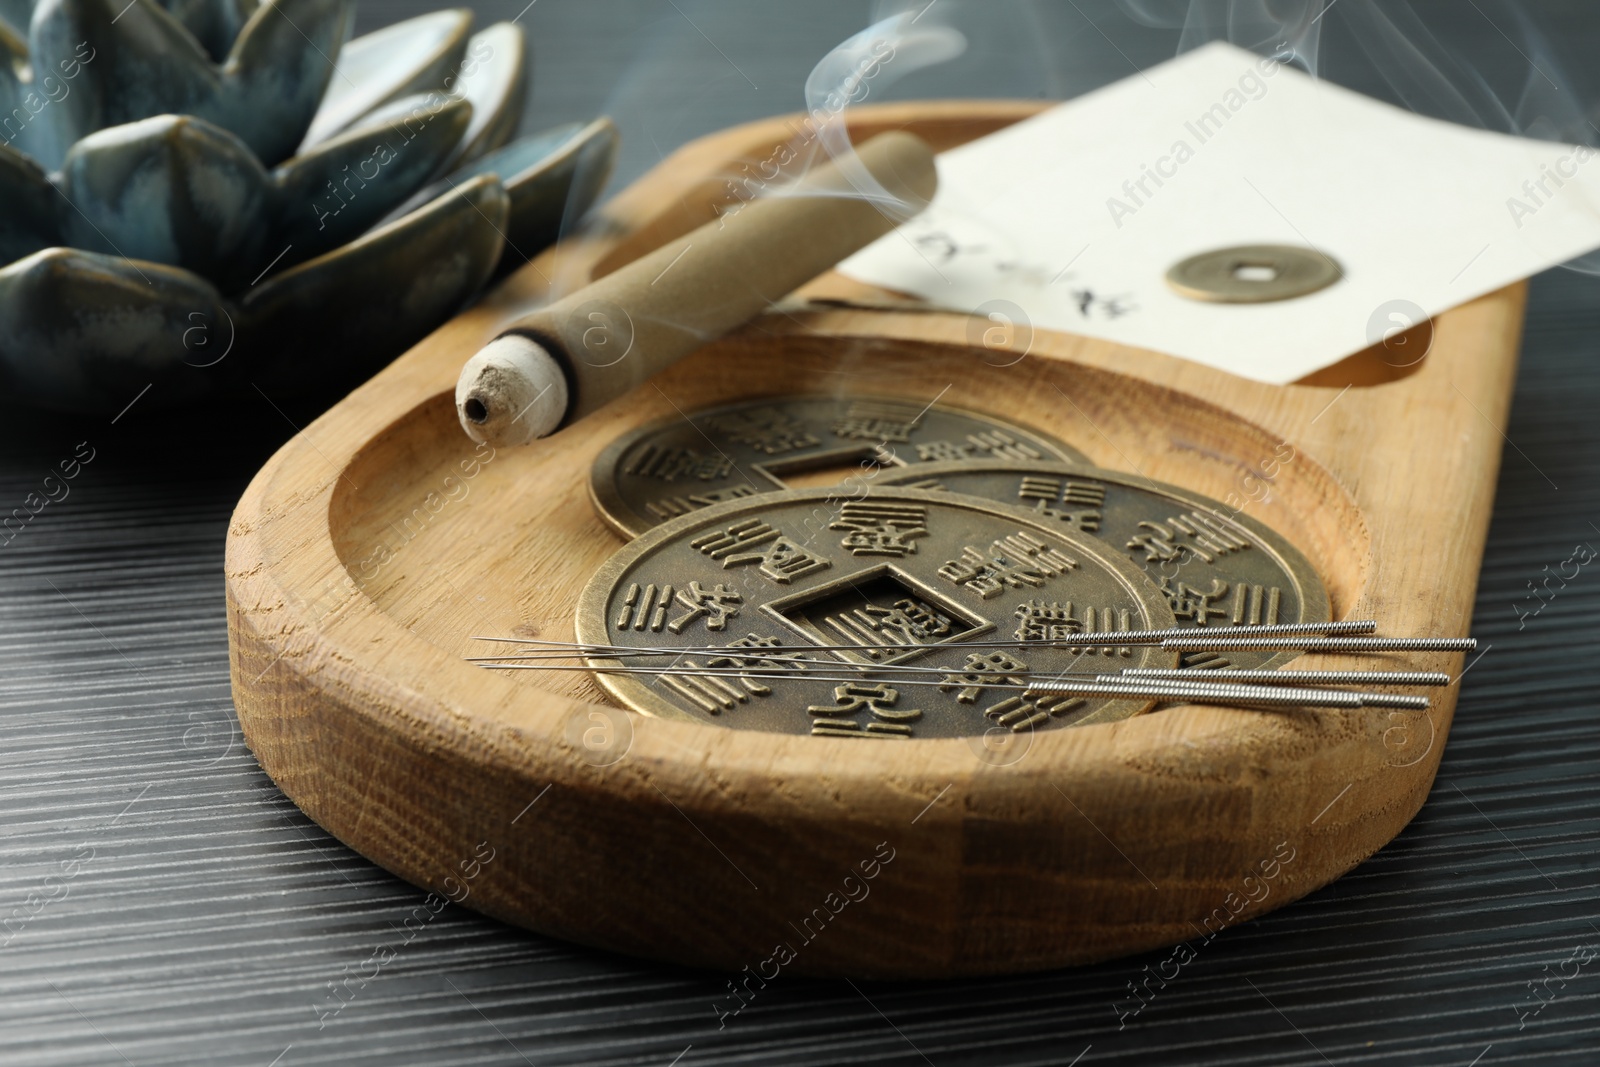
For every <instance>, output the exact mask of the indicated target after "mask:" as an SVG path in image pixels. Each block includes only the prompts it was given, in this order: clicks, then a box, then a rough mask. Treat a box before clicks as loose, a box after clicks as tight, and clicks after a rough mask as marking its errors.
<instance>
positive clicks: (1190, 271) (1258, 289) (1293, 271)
mask: <svg viewBox="0 0 1600 1067" xmlns="http://www.w3.org/2000/svg"><path fill="white" fill-rule="evenodd" d="M1343 274H1344V272H1343V271H1342V270H1340V268H1339V264H1338V263H1337V262H1336V261H1335V260H1333V259H1332V258H1330V257H1328V256H1325V255H1323V254H1322V253H1321V252H1318V251H1317V250H1316V249H1314V248H1300V247H1298V246H1296V245H1239V246H1238V247H1236V248H1219V249H1217V250H1215V251H1212V252H1202V253H1200V254H1199V255H1197V256H1190V257H1189V258H1188V259H1185V260H1183V261H1182V262H1180V263H1178V264H1177V265H1176V266H1174V267H1173V268H1172V269H1171V270H1169V271H1167V284H1168V285H1170V286H1172V288H1173V289H1174V290H1176V291H1177V293H1178V295H1180V296H1186V297H1188V298H1189V299H1191V300H1204V301H1208V302H1210V303H1218V304H1266V303H1271V302H1272V301H1274V300H1292V299H1294V298H1295V297H1297V296H1306V295H1308V294H1310V293H1314V292H1316V291H1317V290H1319V289H1326V288H1327V287H1328V286H1330V285H1332V284H1333V283H1334V282H1336V281H1338V280H1339V279H1340V278H1341V277H1343Z"/></svg>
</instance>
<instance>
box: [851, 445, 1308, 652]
mask: <svg viewBox="0 0 1600 1067" xmlns="http://www.w3.org/2000/svg"><path fill="white" fill-rule="evenodd" d="M874 484H875V485H907V486H912V487H916V488H924V489H945V490H948V491H950V492H953V493H966V494H970V495H972V496H981V497H983V498H984V499H986V500H993V501H997V502H1000V503H1008V504H1014V505H1019V506H1023V507H1027V508H1029V509H1031V510H1032V511H1033V513H1034V514H1035V515H1036V516H1038V517H1039V518H1040V519H1042V520H1044V521H1046V522H1050V523H1054V524H1055V525H1056V526H1058V527H1061V528H1065V529H1068V530H1072V531H1075V532H1077V533H1084V534H1093V535H1094V536H1096V537H1099V538H1101V539H1102V540H1104V541H1107V542H1109V543H1110V544H1111V547H1112V548H1113V549H1115V550H1116V551H1118V552H1122V553H1126V555H1127V557H1128V558H1129V559H1130V560H1132V561H1133V562H1134V563H1136V564H1137V565H1139V566H1140V567H1142V568H1143V569H1144V572H1145V573H1146V574H1147V575H1149V576H1150V580H1151V581H1152V582H1155V583H1156V585H1157V586H1158V587H1159V588H1160V589H1161V592H1162V594H1163V595H1164V596H1165V597H1166V599H1167V603H1168V605H1169V606H1170V607H1171V608H1172V612H1173V614H1174V615H1176V616H1177V618H1178V625H1179V626H1183V625H1185V624H1187V625H1192V626H1195V627H1197V628H1200V627H1206V626H1256V625H1264V624H1269V623H1279V622H1326V621H1327V620H1328V617H1329V606H1328V594H1327V591H1326V590H1325V589H1324V588H1323V586H1322V581H1321V580H1320V579H1319V578H1318V577H1317V572H1316V571H1315V570H1314V569H1313V568H1312V566H1311V563H1310V561H1308V560H1307V559H1306V558H1305V556H1303V555H1301V553H1300V551H1299V550H1298V549H1297V548H1295V547H1294V545H1292V544H1290V543H1289V542H1288V541H1286V540H1285V539H1284V538H1283V537H1282V536H1280V535H1279V534H1277V533H1275V532H1274V531H1273V530H1271V529H1269V528H1268V527H1266V526H1264V525H1262V524H1261V523H1259V522H1257V521H1255V520H1254V519H1252V518H1250V517H1249V516H1248V515H1244V514H1241V513H1239V512H1238V511H1235V510H1234V509H1232V508H1229V507H1227V506H1225V505H1223V504H1220V503H1218V502H1217V501H1215V500H1212V499H1211V498H1210V497H1207V496H1204V495H1202V494H1200V493H1194V492H1190V491H1189V490H1187V489H1182V488H1179V487H1178V486H1175V485H1167V484H1166V483H1164V482H1155V481H1151V480H1150V479H1148V478H1140V477H1137V476H1136V475H1132V474H1121V473H1118V472H1116V471H1108V470H1103V469H1101V468H1098V467H1078V466H1072V465H1069V464H1061V463H1016V462H1012V461H1009V460H1007V461H994V460H980V461H974V462H971V463H964V464H961V463H940V464H936V465H933V464H930V465H928V466H926V467H920V468H917V469H916V470H912V471H905V470H886V471H883V472H882V473H881V474H879V475H878V477H877V478H876V479H874ZM1297 655H1299V653H1298V652H1248V651H1241V652H1235V651H1229V652H1188V653H1185V654H1184V657H1183V661H1182V665H1183V666H1185V667H1213V668H1221V667H1258V668H1259V667H1275V666H1277V665H1278V664H1280V663H1284V662H1287V661H1288V660H1290V659H1293V658H1294V657H1295V656H1297Z"/></svg>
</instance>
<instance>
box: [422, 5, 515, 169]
mask: <svg viewBox="0 0 1600 1067" xmlns="http://www.w3.org/2000/svg"><path fill="white" fill-rule="evenodd" d="M448 88H449V90H450V94H451V95H452V96H458V97H461V98H462V99H464V100H466V101H468V102H469V103H471V104H472V125H470V126H468V127H467V132H466V134H465V135H464V136H463V137H462V138H461V143H460V144H459V145H458V146H457V147H456V150H455V152H453V153H452V154H451V155H450V158H449V159H447V160H446V161H445V164H444V166H442V167H441V168H439V170H440V173H446V174H447V173H449V172H450V171H453V170H455V169H457V168H458V167H460V166H461V165H462V164H463V163H468V162H471V161H472V160H474V159H477V158H478V157H480V156H482V155H485V154H486V153H489V152H492V151H494V150H495V149H496V148H499V147H501V146H502V145H504V144H505V143H506V142H507V141H509V140H511V136H512V135H513V134H515V133H516V132H517V124H518V123H519V122H521V121H522V105H523V103H524V101H526V99H527V94H528V49H527V44H526V42H525V41H524V39H523V36H522V27H520V26H517V25H515V24H513V23H510V22H497V23H495V24H494V25H493V26H490V27H489V28H488V29H486V30H484V31H483V32H482V33H475V34H473V35H472V39H471V40H470V41H469V42H467V54H466V56H465V57H464V58H463V59H462V61H461V70H460V72H459V74H458V76H457V77H456V79H455V83H454V84H453V85H451V86H448Z"/></svg>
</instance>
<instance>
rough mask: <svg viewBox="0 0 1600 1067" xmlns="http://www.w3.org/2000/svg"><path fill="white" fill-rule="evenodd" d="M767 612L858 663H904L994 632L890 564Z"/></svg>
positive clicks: (791, 599)
mask: <svg viewBox="0 0 1600 1067" xmlns="http://www.w3.org/2000/svg"><path fill="white" fill-rule="evenodd" d="M762 610H763V611H765V612H767V613H769V614H771V615H773V616H775V617H776V618H778V619H781V620H782V621H783V622H784V623H786V624H787V625H789V626H790V627H792V628H793V629H795V630H798V631H799V632H800V633H802V634H804V635H805V636H806V637H807V638H808V639H809V640H811V641H813V642H815V643H817V644H820V645H849V646H854V647H852V648H849V649H841V650H838V651H835V652H834V653H833V655H835V656H838V657H839V658H840V659H844V660H850V661H852V662H857V663H899V662H902V661H904V660H907V659H912V658H914V657H916V656H918V655H921V654H922V653H924V652H926V651H927V650H928V649H930V648H936V647H938V646H941V645H948V644H951V643H953V642H957V641H963V640H966V639H968V638H972V637H975V636H977V635H979V634H983V633H988V632H989V631H991V630H993V629H994V624H993V623H991V622H989V621H988V620H987V619H984V618H983V617H982V616H979V615H977V614H975V613H973V612H971V611H969V610H967V609H966V608H964V607H962V606H961V605H959V604H957V603H955V602H954V601H952V600H950V599H948V598H947V597H945V596H943V595H942V594H940V593H939V592H938V591H936V590H934V589H931V588H929V587H928V586H925V585H923V584H922V583H921V582H918V581H917V580H916V579H914V578H911V577H910V576H908V575H906V574H903V573H901V572H899V571H897V570H896V569H895V568H893V567H892V566H890V565H888V564H884V565H882V566H879V567H874V568H872V569H871V570H867V571H858V572H856V573H855V574H851V575H847V576H845V577H843V578H839V579H836V580H834V581H831V582H828V583H826V584H825V585H820V586H816V587H815V588H812V589H807V590H805V591H804V592H802V593H796V594H794V595H793V596H788V597H784V598H782V599H779V600H774V601H772V602H770V603H768V604H767V605H765V606H764V607H763V608H762Z"/></svg>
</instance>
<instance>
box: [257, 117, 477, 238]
mask: <svg viewBox="0 0 1600 1067" xmlns="http://www.w3.org/2000/svg"><path fill="white" fill-rule="evenodd" d="M410 99H414V100H418V101H419V106H418V107H416V108H415V110H414V111H412V112H409V113H406V114H402V115H399V116H396V117H394V118H391V119H389V120H388V121H384V122H378V123H368V122H362V123H360V124H359V125H358V126H357V127H356V128H355V129H353V130H348V131H346V132H345V133H342V134H340V135H339V136H337V137H334V138H332V139H331V140H327V141H324V142H322V143H321V144H319V145H317V147H315V148H313V149H312V150H311V151H310V152H307V153H306V154H305V155H302V156H296V157H295V158H294V159H291V160H290V161H289V162H287V163H285V164H283V165H282V166H281V167H279V168H278V169H277V171H276V172H275V173H274V175H273V177H274V180H275V181H276V182H277V186H278V193H279V195H278V201H279V204H280V209H279V210H280V215H279V221H278V229H277V232H278V242H279V243H280V244H283V245H289V246H291V247H292V251H291V252H290V253H289V254H288V255H286V256H285V257H284V259H283V260H282V262H280V263H279V264H277V266H276V267H275V268H274V269H278V270H282V269H285V268H287V267H292V266H294V265H295V264H297V263H302V262H304V261H305V260H308V259H311V258H312V257H314V256H319V255H321V254H322V253H324V252H326V251H328V250H329V249H332V248H337V247H338V246H340V245H342V244H344V243H345V242H346V241H350V240H353V239H354V238H356V237H358V236H360V235H361V234H363V233H365V232H366V231H367V230H369V229H371V228H372V226H373V224H374V223H376V222H377V221H378V220H379V219H381V218H383V217H384V216H385V215H387V214H388V213H389V211H390V210H391V209H392V208H393V207H394V206H395V205H396V204H399V203H400V202H401V201H402V200H404V199H406V197H408V196H410V195H411V194H412V193H414V192H416V191H417V189H418V188H419V187H420V186H421V185H422V183H423V182H426V181H427V180H428V179H429V178H431V177H432V176H433V175H434V173H435V172H436V171H437V170H438V166H439V160H440V159H442V158H443V157H444V156H445V155H446V154H448V153H449V151H450V149H451V146H453V145H455V144H457V143H459V142H460V140H461V135H462V133H463V132H464V131H465V130H466V128H467V123H468V122H469V121H470V120H471V118H472V105H470V104H468V103H467V102H466V101H464V100H451V99H449V98H447V97H441V98H440V99H439V101H438V103H437V105H436V106H432V107H429V106H427V103H426V101H427V98H425V97H412V98H410Z"/></svg>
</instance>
